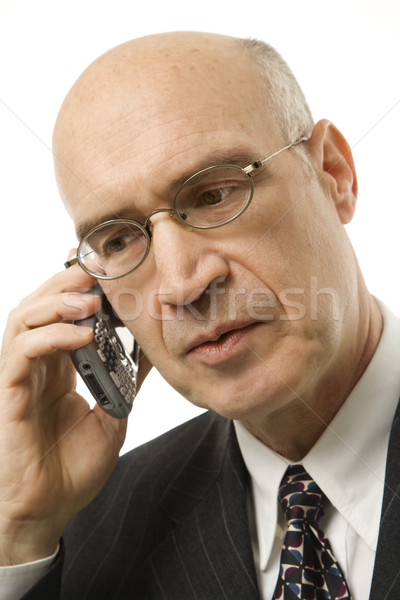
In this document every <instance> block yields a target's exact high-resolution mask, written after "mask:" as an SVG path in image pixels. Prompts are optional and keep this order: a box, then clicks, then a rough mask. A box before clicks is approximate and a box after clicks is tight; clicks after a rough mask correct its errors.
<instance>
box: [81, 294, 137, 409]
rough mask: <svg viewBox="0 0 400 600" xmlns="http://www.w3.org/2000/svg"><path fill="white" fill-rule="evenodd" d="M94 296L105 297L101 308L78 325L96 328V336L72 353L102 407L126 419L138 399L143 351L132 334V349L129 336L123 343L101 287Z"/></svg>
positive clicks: (90, 389)
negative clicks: (128, 341)
mask: <svg viewBox="0 0 400 600" xmlns="http://www.w3.org/2000/svg"><path fill="white" fill-rule="evenodd" d="M90 293H93V294H96V295H98V296H99V297H100V298H101V300H102V302H101V308H100V310H98V311H97V313H96V314H95V315H93V316H91V317H88V318H87V319H81V320H79V321H75V324H76V325H86V326H88V327H92V328H93V331H94V336H93V339H92V341H91V342H90V343H89V344H87V345H86V346H83V347H82V348H78V349H77V350H73V351H71V358H72V362H73V363H74V366H75V368H76V370H77V371H78V373H79V374H80V376H81V377H82V379H83V381H84V382H85V384H86V385H87V387H88V389H89V391H90V392H91V394H92V395H93V397H94V398H95V400H96V402H97V403H98V404H99V406H101V408H102V409H103V410H104V411H105V412H106V413H108V414H109V415H111V416H113V417H116V418H117V419H124V418H125V417H127V416H128V415H129V413H130V412H131V409H132V404H133V401H134V399H135V396H136V386H137V375H138V370H139V350H140V348H139V345H138V343H137V342H136V340H135V338H134V337H133V336H132V335H131V334H130V333H129V332H128V339H129V340H131V344H130V345H131V348H129V349H128V348H127V347H126V345H127V341H126V340H125V336H124V342H122V341H121V339H120V336H119V335H118V333H117V331H116V329H115V326H114V322H115V316H114V313H113V310H112V307H111V305H110V303H109V302H108V300H107V298H106V296H105V295H104V293H103V291H102V289H101V288H100V286H99V284H96V285H95V287H94V288H93V289H92V290H90ZM124 329H126V328H124ZM126 331H128V330H126Z"/></svg>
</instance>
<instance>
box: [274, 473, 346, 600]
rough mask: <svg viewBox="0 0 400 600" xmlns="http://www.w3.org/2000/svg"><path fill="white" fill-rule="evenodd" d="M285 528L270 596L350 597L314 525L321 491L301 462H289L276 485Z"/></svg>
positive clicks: (294, 599) (304, 599)
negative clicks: (276, 581) (276, 572)
mask: <svg viewBox="0 0 400 600" xmlns="http://www.w3.org/2000/svg"><path fill="white" fill-rule="evenodd" d="M278 495H279V500H280V502H281V505H282V508H283V511H284V513H285V517H286V519H287V521H288V529H287V532H286V535H285V539H284V542H283V548H282V554H281V566H280V573H279V578H278V583H277V586H276V589H275V593H274V598H273V600H298V599H301V600H351V595H350V591H349V588H348V586H347V583H346V581H345V578H344V575H343V573H342V571H341V569H340V566H339V564H338V562H337V560H336V559H335V557H334V556H333V553H332V550H331V547H330V544H329V542H328V540H327V538H326V537H325V535H324V534H323V533H322V531H321V530H320V529H319V528H318V524H317V522H318V519H319V517H320V516H321V515H322V514H323V507H322V504H323V501H324V495H323V493H322V491H321V490H320V488H319V487H318V486H317V484H316V483H315V481H313V480H312V479H311V477H310V476H309V475H308V473H307V472H306V471H305V470H304V468H303V466H302V465H293V466H290V467H289V468H288V469H287V471H286V473H285V475H284V477H283V479H282V482H281V486H280V488H279V494H278Z"/></svg>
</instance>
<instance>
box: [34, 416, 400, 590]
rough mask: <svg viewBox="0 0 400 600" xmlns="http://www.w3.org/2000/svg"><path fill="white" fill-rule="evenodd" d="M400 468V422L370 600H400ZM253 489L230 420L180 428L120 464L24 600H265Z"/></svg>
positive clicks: (390, 459) (391, 451)
mask: <svg viewBox="0 0 400 600" xmlns="http://www.w3.org/2000/svg"><path fill="white" fill-rule="evenodd" d="M398 413H399V410H398ZM399 460H400V418H399V414H397V415H396V418H395V421H394V424H393V429H392V435H391V441H390V447H389V455H388V466H387V474H386V483H387V485H386V489H385V495H384V506H383V511H382V522H381V530H380V537H379V542H378V551H377V558H376V565H375V571H374V578H373V584H372V591H371V596H370V600H399V599H400V553H399V552H398V551H396V548H395V544H396V543H397V541H398V540H400V519H399V509H400V502H399V497H398V496H397V495H396V490H398V488H399V480H400V478H399V472H400V466H399ZM246 485H247V472H246V469H245V467H244V463H243V460H242V457H241V454H240V450H239V447H238V445H237V441H236V436H235V432H234V428H233V425H232V423H231V422H230V421H227V420H225V419H223V418H222V417H219V416H218V415H216V414H214V413H205V414H203V415H201V416H200V417H197V418H196V419H194V420H192V421H189V423H185V424H184V425H181V426H180V427H178V428H176V429H174V430H173V431H171V432H168V433H167V434H165V435H163V436H161V437H160V438H158V439H156V440H154V441H152V442H149V443H148V444H145V445H144V446H142V447H140V448H138V449H136V450H134V451H132V452H131V453H129V454H127V455H125V456H123V457H122V458H121V459H120V461H119V462H118V464H117V467H116V468H115V470H114V472H113V474H112V476H111V478H110V479H109V481H108V483H107V485H106V486H105V488H104V489H103V491H102V492H101V493H100V494H99V496H98V497H97V498H96V499H95V500H94V501H93V502H92V503H91V504H90V505H89V506H88V507H87V508H86V509H85V510H84V511H82V512H81V513H80V514H79V515H78V516H77V517H75V519H74V520H73V521H72V522H71V524H70V526H69V528H68V530H67V531H66V533H65V536H64V544H63V548H62V551H61V552H60V555H59V557H58V559H57V561H56V562H55V564H54V565H53V567H52V569H51V570H50V572H49V573H48V575H47V576H46V577H44V578H43V579H42V580H41V581H40V582H39V583H38V584H37V585H36V586H35V588H33V589H32V590H31V591H30V592H28V593H27V594H26V595H25V596H24V600H39V599H40V600H47V599H49V600H58V599H61V600H106V599H107V600H150V599H151V600H155V599H157V600H192V599H193V600H196V599H197V600H220V599H221V600H225V599H226V600H227V599H229V600H233V599H234V600H253V599H254V600H255V599H257V598H259V593H258V589H257V580H256V574H255V568H254V561H253V556H252V549H251V540H250V533H249V528H248V523H247V510H246ZM64 555H65V556H64ZM63 563H64V566H62V565H63ZM61 573H62V583H60V579H61Z"/></svg>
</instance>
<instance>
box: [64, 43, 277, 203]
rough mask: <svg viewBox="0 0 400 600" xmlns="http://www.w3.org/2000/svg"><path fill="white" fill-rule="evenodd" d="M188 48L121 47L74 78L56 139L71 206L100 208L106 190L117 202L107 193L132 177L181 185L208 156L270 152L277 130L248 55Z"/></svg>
mask: <svg viewBox="0 0 400 600" xmlns="http://www.w3.org/2000/svg"><path fill="white" fill-rule="evenodd" d="M228 46H229V44H228ZM184 50H185V49H184V48H183V49H181V51H180V52H178V51H174V52H172V51H171V50H169V51H168V49H167V48H163V49H162V50H160V51H159V52H158V53H157V54H155V53H154V51H150V49H149V50H148V51H146V48H144V49H143V48H141V50H140V52H139V51H137V52H132V50H131V49H130V51H129V52H128V50H126V52H124V51H123V50H122V49H120V50H119V51H118V52H117V55H116V56H114V55H112V54H111V55H106V56H105V57H102V58H101V59H99V60H98V61H96V62H95V63H94V64H93V65H92V66H91V67H89V69H88V70H87V72H85V73H84V74H83V76H82V77H81V78H80V80H78V82H77V84H76V85H75V86H74V88H73V89H72V90H71V92H70V94H69V95H68V96H67V98H66V101H65V103H64V105H63V107H62V109H61V111H60V115H59V118H58V121H57V124H56V128H55V135H54V149H55V154H56V156H57V157H58V158H56V172H57V177H58V183H59V187H60V191H61V194H62V196H63V198H64V200H65V202H66V204H67V206H69V205H70V204H71V202H72V199H78V198H79V199H80V200H81V201H82V200H83V199H85V200H89V198H90V196H93V197H92V201H94V199H95V198H96V195H97V194H100V195H103V193H106V189H107V197H108V199H109V201H111V200H110V198H111V196H110V189H109V188H110V186H112V187H113V188H114V190H117V189H118V190H121V189H122V188H123V186H124V185H125V183H126V179H127V178H130V179H131V180H134V182H135V185H136V186H137V187H138V188H141V189H143V187H144V185H145V183H144V182H146V183H147V182H148V181H149V180H150V178H151V180H152V182H153V183H154V185H156V183H157V179H158V178H160V181H161V179H165V172H168V174H169V175H170V176H171V177H173V178H178V177H179V171H180V170H182V169H185V170H189V171H190V169H191V165H193V168H194V166H195V165H196V164H197V163H198V162H199V160H200V161H201V155H202V154H206V153H209V152H210V150H214V149H215V151H216V152H218V150H219V149H221V150H222V151H223V152H225V153H226V152H227V151H228V150H229V147H230V146H232V149H233V150H234V149H235V148H236V147H237V146H240V147H241V148H242V147H243V148H244V149H245V150H246V149H247V146H252V145H253V146H254V151H259V152H264V149H266V148H269V146H270V147H272V148H273V143H271V144H270V145H269V144H268V140H269V139H271V137H273V135H275V137H276V136H277V135H278V134H277V133H276V132H275V134H274V133H273V131H272V130H274V129H276V130H278V128H277V127H274V123H273V122H272V121H273V120H272V117H271V111H270V109H269V106H268V104H269V103H268V94H267V90H266V86H265V83H264V81H263V79H262V78H261V76H260V73H259V70H258V68H257V66H256V65H253V64H252V63H251V61H249V57H248V56H247V55H246V54H244V53H243V51H239V50H238V48H236V47H228V48H227V47H225V46H224V45H222V47H221V48H219V51H217V50H218V48H217V49H216V48H215V47H214V48H213V47H207V46H206V47H204V45H203V47H202V48H201V49H200V48H192V47H190V46H189V47H188V48H186V51H184ZM249 151H251V148H249ZM255 158H257V156H255ZM128 173H129V175H128ZM130 185H132V181H130ZM91 192H94V194H91ZM81 210H83V208H81ZM72 212H74V211H72Z"/></svg>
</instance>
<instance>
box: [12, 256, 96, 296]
mask: <svg viewBox="0 0 400 600" xmlns="http://www.w3.org/2000/svg"><path fill="white" fill-rule="evenodd" d="M95 283H96V280H95V279H94V278H93V277H91V276H90V275H88V274H87V273H85V271H83V270H82V269H81V267H80V266H79V265H74V266H72V267H71V268H69V269H65V270H64V271H60V272H59V273H56V274H55V275H53V277H51V278H50V279H48V280H47V281H45V282H44V283H42V285H41V286H40V287H38V288H37V289H36V290H35V291H34V292H32V293H31V294H29V295H28V296H27V297H26V298H24V299H23V300H22V301H21V303H20V304H21V305H25V304H29V303H30V302H32V300H34V299H35V298H38V297H42V296H49V295H52V294H61V293H63V292H68V291H69V292H87V291H88V290H90V289H91V288H92V287H93V286H94V285H95Z"/></svg>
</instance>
